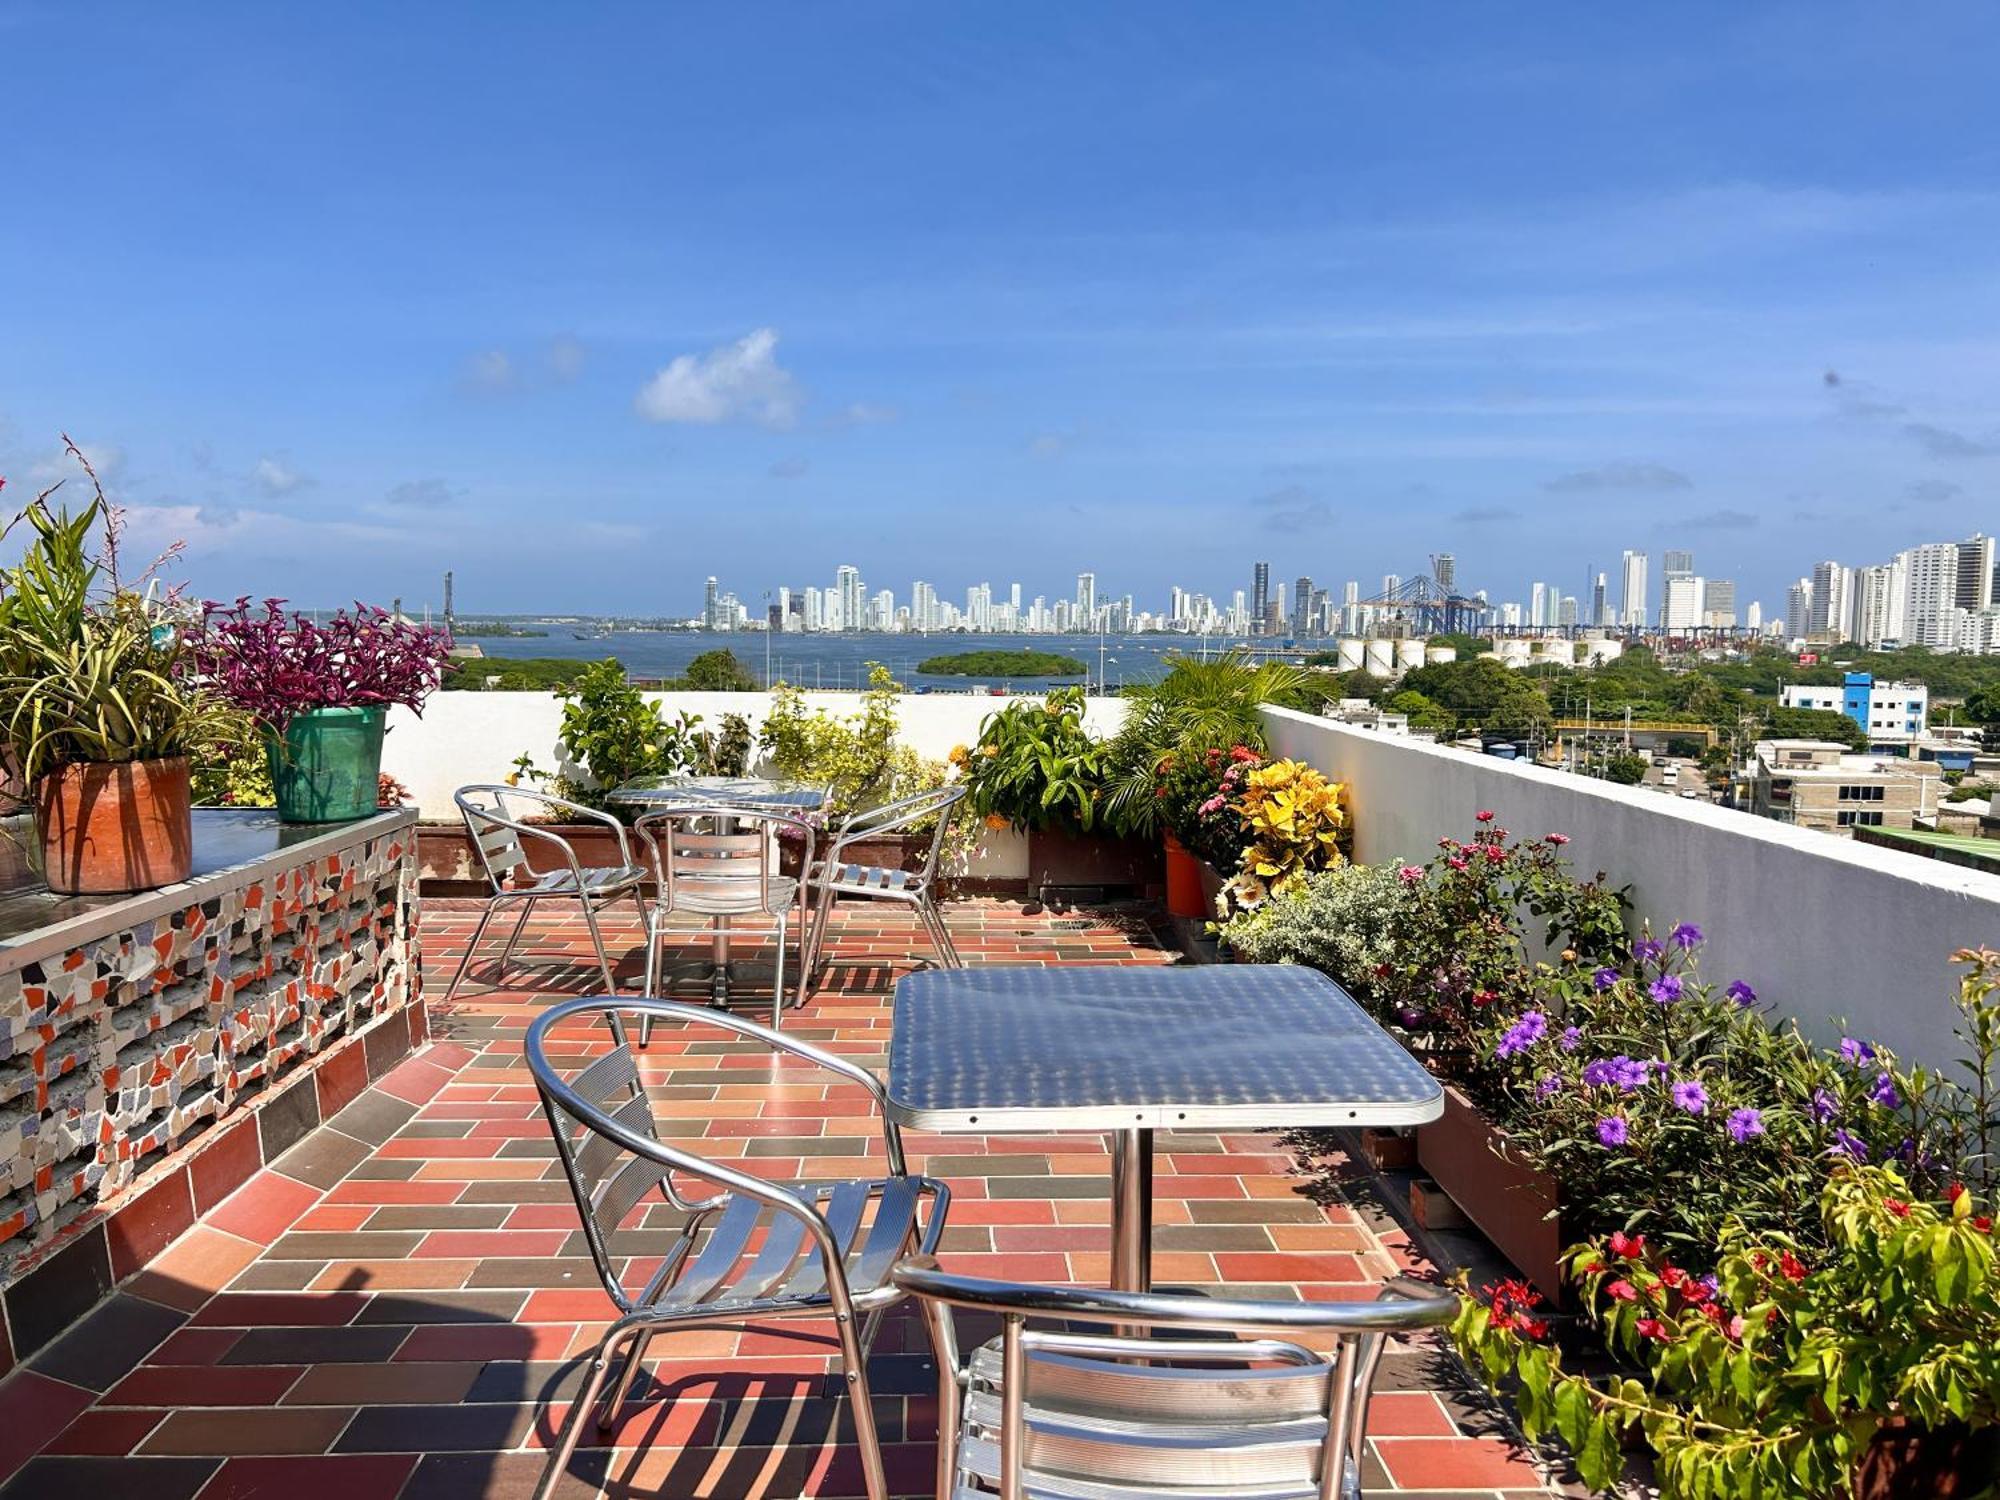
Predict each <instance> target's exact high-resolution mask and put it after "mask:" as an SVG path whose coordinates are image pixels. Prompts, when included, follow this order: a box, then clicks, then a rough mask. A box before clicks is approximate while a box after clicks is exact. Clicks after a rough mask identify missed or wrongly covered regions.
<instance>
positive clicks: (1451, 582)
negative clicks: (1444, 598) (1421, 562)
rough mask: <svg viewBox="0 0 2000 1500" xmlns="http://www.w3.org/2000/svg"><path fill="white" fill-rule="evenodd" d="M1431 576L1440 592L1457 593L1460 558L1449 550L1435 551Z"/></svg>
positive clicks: (1432, 558)
mask: <svg viewBox="0 0 2000 1500" xmlns="http://www.w3.org/2000/svg"><path fill="white" fill-rule="evenodd" d="M1431 577H1432V578H1433V579H1434V580H1435V581H1436V583H1437V586H1438V591H1439V592H1440V593H1445V594H1455V593H1457V592H1458V559H1457V558H1455V557H1453V556H1452V555H1451V554H1450V553H1449V552H1439V553H1435V554H1434V555H1433V556H1432V557H1431Z"/></svg>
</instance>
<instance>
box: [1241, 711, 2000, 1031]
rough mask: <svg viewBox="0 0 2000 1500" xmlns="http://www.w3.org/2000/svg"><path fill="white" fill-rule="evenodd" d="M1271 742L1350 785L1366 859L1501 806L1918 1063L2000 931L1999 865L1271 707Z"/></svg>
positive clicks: (1815, 1020) (1639, 900) (1721, 973)
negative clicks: (1991, 867)
mask: <svg viewBox="0 0 2000 1500" xmlns="http://www.w3.org/2000/svg"><path fill="white" fill-rule="evenodd" d="M1264 714H1265V723H1266V727H1267V733H1268V735H1269V737H1270V742H1271V750H1272V752H1273V753H1274V754H1276V755H1284V756H1290V757H1293V758H1295V759H1297V760H1302V761H1305V762H1308V763H1309V764H1311V765H1313V766H1316V767H1318V768H1319V769H1320V770H1322V771H1324V772H1325V773H1326V774H1328V775H1329V776H1333V777H1336V778H1338V779H1339V780H1341V781H1344V782H1346V783H1348V785H1349V787H1350V789H1351V796H1352V801H1353V808H1354V818H1355V857H1356V858H1357V859H1359V860H1361V861H1362V862H1363V863H1366V864H1377V863H1382V862H1385V861H1390V860H1407V861H1409V862H1412V863H1421V862H1422V861H1424V860H1425V859H1428V858H1429V857H1430V856H1431V855H1432V854H1434V853H1435V852H1436V851H1437V841H1438V840H1439V839H1441V838H1445V837H1447V836H1449V837H1452V838H1467V837H1470V835H1471V832H1472V830H1473V828H1474V827H1475V826H1476V825H1475V824H1474V821H1473V815H1474V814H1475V813H1476V812H1478V811H1479V810H1481V809H1483V808H1490V809H1492V811H1493V812H1494V813H1495V814H1496V815H1497V818H1498V820H1499V822H1500V824H1501V825H1502V826H1503V827H1505V828H1508V829H1510V830H1511V831H1512V832H1514V833H1515V834H1517V835H1522V836H1535V835H1540V834H1545V833H1560V834H1564V835H1566V836H1567V837H1568V838H1569V839H1570V844H1569V847H1568V849H1567V851H1566V852H1567V853H1568V854H1569V855H1570V857H1571V858H1572V859H1573V860H1574V861H1575V863H1576V866H1577V868H1578V869H1579V870H1580V871H1581V872H1583V873H1584V874H1586V875H1588V874H1591V873H1593V872H1595V871H1597V870H1603V871H1604V872H1606V874H1607V875H1608V876H1609V877H1610V880H1611V883H1612V884H1614V885H1622V884H1626V883H1628V882H1629V883H1630V885H1631V886H1632V896H1633V900H1634V903H1635V907H1636V914H1637V915H1638V916H1640V917H1646V918H1650V919H1651V921H1652V923H1653V927H1654V931H1655V932H1658V933H1662V934H1664V933H1665V931H1666V930H1667V929H1669V928H1671V927H1672V926H1673V925H1674V924H1675V923H1676V922H1693V923H1695V924H1696V925H1697V926H1698V927H1700V928H1701V929H1702V931H1703V932H1704V933H1706V934H1707V936H1708V942H1707V944H1706V945H1705V946H1704V948H1703V949H1702V955H1701V957H1702V963H1701V968H1702V973H1703V975H1704V977H1706V978H1708V979H1711V980H1714V981H1716V982H1717V983H1723V984H1726V983H1727V982H1728V981H1730V980H1732V979H1742V980H1745V981H1746V982H1748V983H1749V984H1750V985H1751V986H1752V987H1754V988H1755V989H1756V991H1757V994H1758V996H1759V998H1760V1000H1762V1001H1765V1002H1768V1003H1769V1004H1770V1005H1771V1006H1772V1007H1774V1008H1775V1009H1776V1010H1777V1011H1778V1012H1779V1013H1780V1014H1783V1015H1789V1016H1795V1017H1797V1018H1798V1020H1799V1021H1800V1023H1801V1024H1802V1025H1803V1026H1805V1027H1806V1028H1807V1029H1808V1030H1809V1031H1811V1032H1812V1033H1813V1034H1814V1035H1817V1036H1819V1037H1822V1038H1831V1037H1833V1036H1834V1035H1836V1034H1837V1028H1838V1026H1839V1025H1840V1023H1841V1022H1842V1021H1845V1022H1847V1023H1848V1024H1849V1026H1850V1028H1851V1030H1852V1032H1853V1033H1854V1034H1855V1035H1859V1036H1865V1037H1868V1038H1871V1039H1874V1040H1878V1041H1881V1042H1886V1043H1887V1044H1888V1045H1889V1046H1891V1047H1894V1048H1895V1049H1896V1050H1897V1051H1898V1052H1899V1053H1901V1054H1902V1055H1903V1056H1905V1057H1906V1058H1910V1059H1913V1060H1921V1061H1925V1062H1930V1063H1942V1062H1945V1061H1948V1060H1949V1059H1950V1058H1951V1057H1953V1056H1954V1055H1955V1049H1954V1046H1953V1043H1952V1039H1951V1031H1952V1026H1953V1023H1954V1021H1955V1020H1956V1016H1957V1012H1956V1010H1955V1008H1954V1007H1953V1004H1952V995H1953V993H1954V991H1955V989H1956V985H1955V983H1954V974H1953V971H1952V966H1951V955H1952V953H1953V952H1954V951H1956V950H1957V949H1959V948H1963V947H1967V946H1971V945H1974V944H1978V943H1989V944H1990V943H1995V942H2000V876H1995V875H1989V874H1986V873H1983V872H1981V871H1976V870H1969V869H1963V868H1960V867H1958V866H1955V865H1948V864H1944V863H1942V862H1940V861H1937V860H1930V859H1925V858H1923V857H1922V856H1920V855H1915V854H1905V853H1902V852H1900V851H1897V850H1892V849H1879V848H1873V847H1870V846H1868V845H1864V844H1857V843H1853V842H1851V841H1849V840H1846V839H1842V838H1837V837H1834V836H1832V835H1830V834H1826V833H1820V832H1815V831H1813V830H1810V829H1802V828H1793V827H1790V826H1789V825H1786V824H1782V823H1777V822H1774V821H1772V820H1770V819H1768V818H1758V817H1752V816H1751V815H1749V814H1748V813H1743V812H1738V811H1735V810H1734V809H1730V808H1721V807H1715V806H1711V805H1710V804H1708V803H1705V802H1694V801H1683V800H1681V799H1679V798H1674V797H1667V796H1664V795H1662V794H1660V793H1658V792H1650V791H1643V790H1640V789H1638V788H1634V787H1624V786H1616V785H1613V784H1612V783H1610V782H1605V781H1598V780H1595V779H1592V778H1590V777H1584V776H1576V775H1572V774H1570V773H1567V772H1563V771H1555V770H1549V769H1546V768H1544V767H1541V766H1535V765H1530V764H1527V763H1524V762H1518V761H1507V760H1502V759H1499V758H1497V757H1494V756H1486V755H1476V754H1472V753H1469V752H1467V751H1464V750H1456V749H1452V748H1450V747H1448V746H1443V745H1435V744H1431V743H1429V742H1428V741H1424V740H1413V739H1407V738H1402V737H1398V736H1391V735H1383V734H1379V733H1376V732H1374V731H1371V730H1366V729H1357V728H1353V727H1350V726H1347V725H1343V724H1337V723H1334V722H1333V721H1331V720H1328V719H1322V718H1317V717H1315V716H1313V715H1311V714H1302V713H1294V712H1292V711H1290V710H1287V709H1277V708H1267V709H1266V710H1265V711H1264Z"/></svg>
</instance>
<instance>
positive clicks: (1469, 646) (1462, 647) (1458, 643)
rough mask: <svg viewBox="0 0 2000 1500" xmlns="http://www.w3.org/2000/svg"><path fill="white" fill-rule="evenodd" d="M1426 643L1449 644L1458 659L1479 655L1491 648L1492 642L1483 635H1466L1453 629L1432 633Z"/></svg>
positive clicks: (1434, 644) (1433, 644)
mask: <svg viewBox="0 0 2000 1500" xmlns="http://www.w3.org/2000/svg"><path fill="white" fill-rule="evenodd" d="M1427 644H1429V645H1432V646H1450V647H1452V648H1453V649H1454V650H1456V651H1457V652H1458V655H1459V659H1460V660H1463V659H1465V658H1466V657H1468V656H1481V655H1484V654H1485V653H1486V652H1488V651H1491V650H1492V649H1493V642H1492V640H1491V639H1490V638H1488V637H1486V636H1483V635H1467V634H1466V633H1465V632H1464V631H1462V630H1453V631H1448V632H1446V633H1445V634H1443V635H1434V636H1432V637H1431V638H1430V640H1429V642H1428V643H1427Z"/></svg>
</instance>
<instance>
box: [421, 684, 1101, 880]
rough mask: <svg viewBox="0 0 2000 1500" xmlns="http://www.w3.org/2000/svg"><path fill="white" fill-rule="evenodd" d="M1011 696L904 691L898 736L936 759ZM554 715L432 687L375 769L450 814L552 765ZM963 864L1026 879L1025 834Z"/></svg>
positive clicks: (533, 696)
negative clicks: (463, 793)
mask: <svg viewBox="0 0 2000 1500" xmlns="http://www.w3.org/2000/svg"><path fill="white" fill-rule="evenodd" d="M646 696H647V697H648V698H651V699H652V700H653V701H654V702H656V703H658V704H659V705H660V708H661V710H662V711H663V712H664V713H665V714H666V715H667V717H668V718H670V719H671V718H675V717H677V716H679V715H680V714H683V713H685V714H692V715H696V716H698V717H699V718H700V719H701V720H702V722H703V724H704V725H707V726H713V725H715V724H717V723H719V722H720V720H721V718H722V716H723V715H724V714H741V715H743V717H744V718H746V719H748V720H749V721H750V730H751V733H752V734H755V733H756V732H757V731H758V730H759V729H760V728H761V727H762V726H763V723H764V716H765V714H766V713H768V712H769V711H770V707H771V695H770V694H768V693H648V694H647V695H646ZM804 698H805V704H806V707H807V709H808V710H812V709H824V710H825V711H826V712H828V713H830V714H833V715H835V716H836V717H841V718H846V717H849V716H852V715H855V714H858V713H860V712H861V695H860V694H859V693H806V694H805V695H804ZM1010 701H1013V700H1009V699H1006V698H995V697H987V696H974V695H972V694H969V693H923V694H918V693H907V694H905V695H904V696H903V697H902V699H901V700H900V701H899V702H898V703H897V705H896V723H897V730H896V733H897V738H898V739H899V741H900V742H901V743H903V744H905V745H908V746H910V747H911V748H912V749H914V750H915V751H916V752H917V753H918V754H919V755H925V756H929V757H931V758H933V759H936V760H943V759H944V758H945V757H946V756H947V755H949V754H950V753H951V749H952V747H953V746H954V745H970V744H972V743H973V742H974V741H976V740H977V739H978V738H979V728H980V725H981V724H983V723H984V722H985V721H986V717H987V715H989V714H991V713H994V712H996V711H997V710H999V709H1000V708H1003V707H1005V706H1006V704H1007V703H1008V702H1010ZM1124 719H1125V705H1124V703H1123V702H1122V701H1121V700H1119V699H1117V698H1092V699H1089V700H1088V701H1087V702H1086V704H1085V708H1084V722H1085V723H1086V724H1087V725H1088V726H1089V728H1090V730H1091V732H1092V733H1093V734H1096V735H1100V736H1103V735H1109V734H1112V733H1115V732H1116V730H1117V729H1118V726H1119V725H1120V724H1122V723H1123V722H1124ZM561 723H562V704H561V703H560V702H559V701H558V700H557V699H556V697H555V695H554V694H553V693H439V694H437V695H435V696H434V697H433V698H432V699H431V700H430V702H429V703H427V704H426V705H425V706H424V712H423V716H422V717H421V718H419V717H418V716H417V715H415V714H413V713H411V712H410V711H409V710H408V709H404V708H396V709H392V710H390V713H389V735H388V738H387V740H386V741H385V742H384V743H383V747H382V769H383V770H384V771H386V772H388V773H389V774H390V775H391V776H393V777H395V778H396V779H397V780H398V781H400V782H401V783H402V784H403V785H404V786H406V787H407V788H409V791H410V799H411V800H412V801H413V802H415V803H416V805H417V810H418V814H419V816H421V817H423V818H424V819H426V820H428V821H433V822H440V821H452V820H455V819H456V818H457V817H458V810H457V808H456V807H454V806H453V804H452V800H451V799H452V793H453V792H455V791H457V790H458V788H460V787H462V786H466V785H469V784H471V783H474V782H494V781H504V780H506V778H507V776H508V774H509V773H510V772H511V771H512V770H513V769H514V762H515V760H516V758H517V757H519V756H521V755H523V754H526V755H529V756H532V757H533V758H534V761H535V763H536V764H537V765H538V766H540V767H541V768H542V769H543V770H545V771H546V770H553V769H554V768H555V767H556V764H557V756H556V748H555V746H556V734H557V731H558V729H559V727H560V725H561ZM967 873H969V874H972V875H976V876H981V877H986V878H991V879H1000V880H1005V879H1025V878H1026V877H1027V875H1028V852H1027V841H1026V840H1025V839H1023V838H1021V837H1020V836H1019V835H1016V834H1014V833H1011V832H1002V833H997V834H989V835H987V838H986V840H985V844H984V846H983V847H982V849H981V850H980V852H979V853H978V854H977V855H976V856H975V857H974V860H973V864H972V867H971V869H970V870H969V871H968V872H967Z"/></svg>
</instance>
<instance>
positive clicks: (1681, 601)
mask: <svg viewBox="0 0 2000 1500" xmlns="http://www.w3.org/2000/svg"><path fill="white" fill-rule="evenodd" d="M1675 555H1678V556H1680V557H1686V556H1687V555H1688V554H1687V553H1685V552H1682V553H1679V554H1674V553H1669V554H1668V556H1670V557H1671V556H1675ZM1701 617H1702V581H1701V579H1700V577H1699V576H1697V575H1696V574H1693V573H1684V572H1672V573H1669V574H1667V576H1666V579H1665V582H1664V584H1663V586H1662V589H1661V594H1660V626H1661V628H1662V629H1664V630H1666V631H1668V632H1669V633H1671V634H1676V635H1679V634H1684V633H1686V632H1687V631H1690V630H1699V629H1700V628H1701V623H1702V619H1701Z"/></svg>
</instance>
